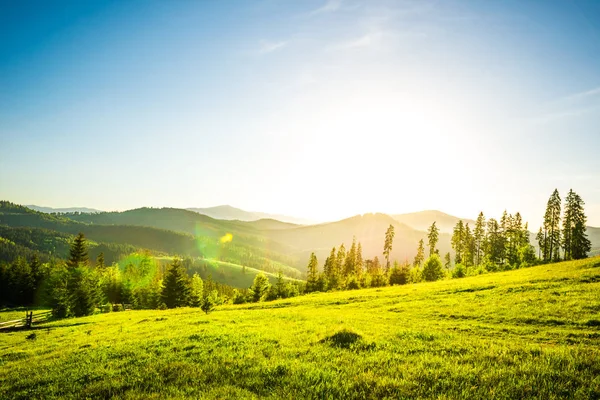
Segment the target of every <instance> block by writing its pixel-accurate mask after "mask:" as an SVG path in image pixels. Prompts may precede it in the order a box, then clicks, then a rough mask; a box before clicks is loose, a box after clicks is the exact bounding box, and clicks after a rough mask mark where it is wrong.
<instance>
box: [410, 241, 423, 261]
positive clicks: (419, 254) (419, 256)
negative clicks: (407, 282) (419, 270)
mask: <svg viewBox="0 0 600 400" xmlns="http://www.w3.org/2000/svg"><path fill="white" fill-rule="evenodd" d="M423 261H425V246H424V243H423V239H421V240H419V247H418V249H417V255H416V256H415V261H414V263H413V265H414V266H415V267H420V266H421V265H423Z"/></svg>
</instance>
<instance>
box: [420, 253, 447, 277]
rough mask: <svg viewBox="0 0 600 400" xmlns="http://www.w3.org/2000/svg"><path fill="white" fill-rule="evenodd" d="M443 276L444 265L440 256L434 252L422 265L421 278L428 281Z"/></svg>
mask: <svg viewBox="0 0 600 400" xmlns="http://www.w3.org/2000/svg"><path fill="white" fill-rule="evenodd" d="M443 277H444V266H443V264H442V260H441V259H440V256H438V255H437V254H434V255H432V256H430V257H429V258H428V259H427V260H426V261H425V265H424V266H423V279H425V280H426V281H428V282H432V281H437V280H439V279H442V278H443Z"/></svg>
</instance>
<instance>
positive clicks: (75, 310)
mask: <svg viewBox="0 0 600 400" xmlns="http://www.w3.org/2000/svg"><path fill="white" fill-rule="evenodd" d="M67 291H68V294H69V310H70V313H71V314H72V315H74V316H75V317H83V316H85V315H91V314H93V313H94V310H95V309H96V305H97V304H98V300H99V297H100V290H99V280H98V277H97V276H96V275H95V273H94V272H93V271H91V270H90V269H89V267H87V266H85V265H81V266H79V267H75V268H72V267H70V268H69V279H68V283H67ZM58 313H59V312H56V313H55V314H58Z"/></svg>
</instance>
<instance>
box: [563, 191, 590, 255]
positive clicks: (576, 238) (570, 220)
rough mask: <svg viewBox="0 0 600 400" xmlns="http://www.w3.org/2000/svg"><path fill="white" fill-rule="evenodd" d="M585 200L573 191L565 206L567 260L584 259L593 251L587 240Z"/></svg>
mask: <svg viewBox="0 0 600 400" xmlns="http://www.w3.org/2000/svg"><path fill="white" fill-rule="evenodd" d="M584 205H585V203H584V201H583V199H582V198H581V197H580V196H579V195H578V194H577V193H575V192H573V190H571V191H569V195H568V196H567V201H566V205H565V218H564V221H563V222H564V223H563V248H564V256H565V259H575V260H578V259H582V258H586V257H587V253H588V252H589V251H590V250H591V242H590V240H589V239H588V238H587V234H586V223H587V217H586V215H585V212H584V209H583V206H584Z"/></svg>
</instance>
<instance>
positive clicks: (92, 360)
mask: <svg viewBox="0 0 600 400" xmlns="http://www.w3.org/2000/svg"><path fill="white" fill-rule="evenodd" d="M33 332H34V333H35V338H31V336H30V339H27V337H28V335H31V334H32V332H31V331H22V332H11V333H1V334H0V397H1V398H6V399H30V398H59V397H60V398H111V397H115V398H126V399H148V398H154V399H165V398H203V399H213V398H214V399H217V398H236V399H237V398H287V399H298V398H319V399H364V398H390V399H402V398H436V399H455V398H469V399H472V398H484V399H495V398H498V399H516V398H537V399H554V398H577V399H597V398H600V258H594V259H589V260H583V261H577V262H567V263H559V264H553V265H544V266H539V267H534V268H528V269H522V270H517V271H511V272H503V273H496V274H488V275H482V276H478V277H471V278H465V279H460V280H448V281H442V282H436V283H423V284H416V285H408V286H401V287H391V288H382V289H369V290H357V291H349V292H337V293H325V294H313V295H308V296H303V297H299V298H293V299H288V300H281V301H276V302H270V303H258V304H250V305H242V306H222V307H220V308H218V309H217V310H216V311H214V312H213V313H211V314H209V315H208V316H207V315H205V314H203V313H202V312H200V311H199V310H197V309H189V308H184V309H175V310H168V311H128V312H121V313H112V314H104V315H95V316H91V317H86V318H80V319H69V320H62V321H56V322H53V323H51V324H48V325H46V326H44V327H42V328H40V329H37V330H34V331H33Z"/></svg>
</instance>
